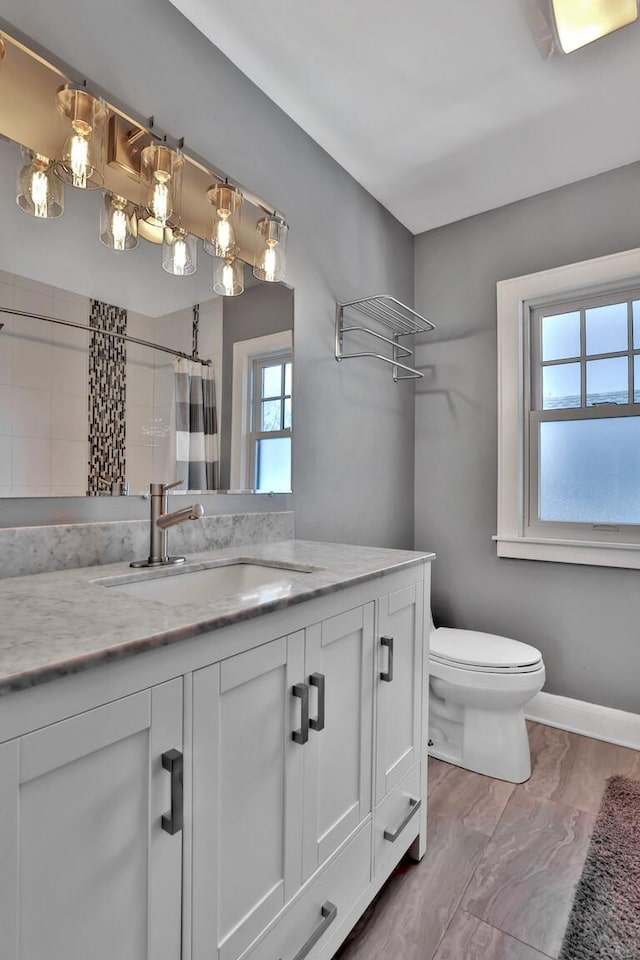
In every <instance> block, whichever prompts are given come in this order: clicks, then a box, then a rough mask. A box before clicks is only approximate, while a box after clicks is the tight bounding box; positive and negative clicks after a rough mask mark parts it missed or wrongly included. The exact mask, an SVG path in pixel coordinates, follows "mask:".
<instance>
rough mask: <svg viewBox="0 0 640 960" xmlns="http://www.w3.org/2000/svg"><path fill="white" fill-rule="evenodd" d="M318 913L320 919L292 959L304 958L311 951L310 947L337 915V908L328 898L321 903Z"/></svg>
mask: <svg viewBox="0 0 640 960" xmlns="http://www.w3.org/2000/svg"><path fill="white" fill-rule="evenodd" d="M320 914H321V916H322V921H321V922H320V923H319V924H318V926H317V927H316V928H315V930H314V931H313V933H312V934H311V936H310V937H309V939H308V940H307V942H306V943H305V944H304V946H302V947H301V948H300V949H299V950H298V952H297V953H296V955H295V957H294V958H293V960H304V958H305V957H306V956H307V954H308V953H310V952H311V948H312V947H314V946H315V945H316V943H317V942H318V940H319V939H320V937H321V936H322V935H323V934H324V932H325V931H326V930H328V929H329V927H330V926H331V924H332V923H333V921H334V920H335V918H336V917H337V916H338V908H337V907H336V905H335V903H331V901H330V900H326V901H325V902H324V903H323V904H322V908H321V910H320Z"/></svg>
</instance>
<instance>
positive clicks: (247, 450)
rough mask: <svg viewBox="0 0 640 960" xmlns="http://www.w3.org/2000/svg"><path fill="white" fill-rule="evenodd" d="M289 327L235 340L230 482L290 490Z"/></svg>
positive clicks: (267, 490) (266, 490) (246, 486)
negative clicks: (263, 334)
mask: <svg viewBox="0 0 640 960" xmlns="http://www.w3.org/2000/svg"><path fill="white" fill-rule="evenodd" d="M292 382H293V342H292V334H291V330H285V331H282V332H280V333H274V334H269V335H268V336H264V337H254V338H253V339H251V340H242V341H238V342H236V343H234V345H233V400H232V405H233V416H232V438H231V488H232V489H238V490H241V489H245V490H246V489H253V490H255V491H256V492H259V493H287V492H289V491H290V490H291V434H292Z"/></svg>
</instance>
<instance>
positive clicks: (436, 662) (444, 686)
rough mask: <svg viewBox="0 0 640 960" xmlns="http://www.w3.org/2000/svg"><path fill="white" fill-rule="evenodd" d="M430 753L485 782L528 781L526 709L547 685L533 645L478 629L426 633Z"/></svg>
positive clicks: (528, 754)
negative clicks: (481, 776) (478, 775)
mask: <svg viewBox="0 0 640 960" xmlns="http://www.w3.org/2000/svg"><path fill="white" fill-rule="evenodd" d="M429 674H430V679H429V687H430V696H429V754H430V755H431V756H432V757H436V758H437V759H439V760H446V761H447V762H448V763H455V764H457V765H458V766H460V767H465V768H466V769H467V770H474V771H475V772H476V773H483V774H485V775H486V776H488V777H495V778H497V779H499V780H508V781H510V782H511V783H522V782H523V781H524V780H527V779H528V778H529V777H530V776H531V757H530V753H529V739H528V737H527V728H526V725H525V720H524V707H525V705H526V704H527V703H528V702H529V700H531V698H532V697H534V696H535V695H536V693H538V692H539V691H540V690H541V689H542V687H543V685H544V681H545V669H544V663H543V662H542V656H541V654H540V652H539V651H538V650H536V649H535V647H531V646H529V645H528V644H526V643H520V642H519V641H518V640H511V639H509V638H508V637H498V636H495V635H494V634H490V633H478V632H476V631H475V630H456V629H452V628H449V627H439V628H438V629H435V628H434V629H433V630H432V631H431V637H430V667H429Z"/></svg>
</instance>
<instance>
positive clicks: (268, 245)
mask: <svg viewBox="0 0 640 960" xmlns="http://www.w3.org/2000/svg"><path fill="white" fill-rule="evenodd" d="M256 233H257V235H258V254H257V256H256V260H255V265H254V267H253V275H254V277H257V278H258V280H266V281H267V282H268V283H278V282H279V281H280V280H284V278H285V275H286V271H287V235H288V233H289V227H288V226H287V224H286V223H285V222H284V220H278V218H277V217H263V218H262V220H258V223H257V224H256Z"/></svg>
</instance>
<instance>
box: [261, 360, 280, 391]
mask: <svg viewBox="0 0 640 960" xmlns="http://www.w3.org/2000/svg"><path fill="white" fill-rule="evenodd" d="M281 394H282V364H281V363H278V364H276V365H275V366H273V367H263V368H262V396H263V397H279V396H280V395H281Z"/></svg>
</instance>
